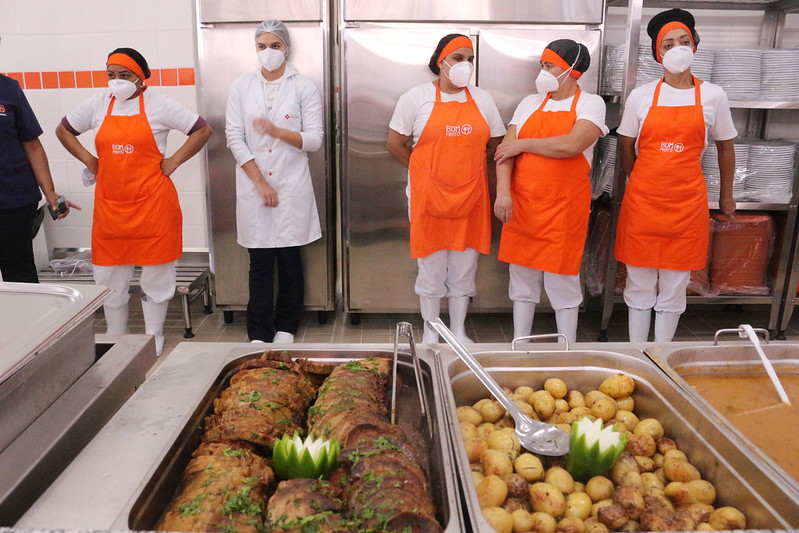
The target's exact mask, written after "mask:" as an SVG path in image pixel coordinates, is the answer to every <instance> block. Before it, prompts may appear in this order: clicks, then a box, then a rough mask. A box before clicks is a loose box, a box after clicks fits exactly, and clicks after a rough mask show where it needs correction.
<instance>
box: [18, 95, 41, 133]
mask: <svg viewBox="0 0 799 533" xmlns="http://www.w3.org/2000/svg"><path fill="white" fill-rule="evenodd" d="M17 87H19V86H17ZM16 127H17V135H18V136H19V140H20V141H22V142H27V141H32V140H34V139H36V138H38V137H39V135H41V134H42V127H41V126H40V125H39V121H38V120H36V115H34V114H33V109H31V106H30V104H29V103H28V99H27V98H25V93H24V92H22V89H21V88H20V89H19V109H18V115H17V121H16Z"/></svg>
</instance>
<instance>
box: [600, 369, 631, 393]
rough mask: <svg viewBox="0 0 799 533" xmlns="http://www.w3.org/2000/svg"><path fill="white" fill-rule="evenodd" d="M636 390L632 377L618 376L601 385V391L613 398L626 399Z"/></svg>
mask: <svg viewBox="0 0 799 533" xmlns="http://www.w3.org/2000/svg"><path fill="white" fill-rule="evenodd" d="M633 390H635V381H634V380H633V378H631V377H630V376H625V375H624V374H616V375H615V376H611V377H609V378H607V379H606V380H605V381H603V382H602V383H601V384H600V385H599V391H600V392H603V393H605V394H607V395H608V396H610V397H611V398H624V397H625V396H630V395H631V394H632V393H633Z"/></svg>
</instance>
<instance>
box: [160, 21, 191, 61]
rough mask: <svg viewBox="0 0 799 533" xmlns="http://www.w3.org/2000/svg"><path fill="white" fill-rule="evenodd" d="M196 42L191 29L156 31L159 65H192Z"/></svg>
mask: <svg viewBox="0 0 799 533" xmlns="http://www.w3.org/2000/svg"><path fill="white" fill-rule="evenodd" d="M195 49H196V44H195V42H194V32H193V31H191V30H165V31H159V32H158V54H159V61H160V63H161V65H164V66H170V67H193V66H194V56H195Z"/></svg>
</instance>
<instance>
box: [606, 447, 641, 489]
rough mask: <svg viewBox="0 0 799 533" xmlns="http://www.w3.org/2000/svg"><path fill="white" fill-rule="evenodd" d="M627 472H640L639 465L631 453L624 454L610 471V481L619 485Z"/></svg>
mask: <svg viewBox="0 0 799 533" xmlns="http://www.w3.org/2000/svg"><path fill="white" fill-rule="evenodd" d="M627 472H636V473H637V472H638V463H637V462H636V460H635V457H633V455H632V454H631V453H630V452H622V454H621V455H620V456H619V458H618V459H617V460H616V462H615V463H613V466H612V467H611V469H610V479H611V480H612V481H613V483H615V484H616V485H618V484H619V483H621V480H622V478H623V477H624V475H625V474H627Z"/></svg>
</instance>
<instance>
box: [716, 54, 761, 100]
mask: <svg viewBox="0 0 799 533" xmlns="http://www.w3.org/2000/svg"><path fill="white" fill-rule="evenodd" d="M762 61H763V50H745V49H737V50H716V55H715V58H714V61H713V75H712V78H711V80H710V81H712V82H713V83H715V84H716V85H719V86H721V88H722V89H724V91H725V92H726V93H727V97H728V98H729V99H730V100H753V99H758V98H760V68H761V63H762Z"/></svg>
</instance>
